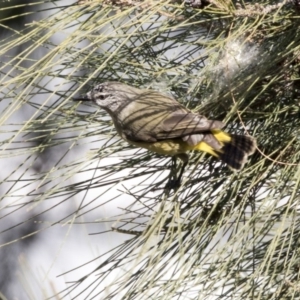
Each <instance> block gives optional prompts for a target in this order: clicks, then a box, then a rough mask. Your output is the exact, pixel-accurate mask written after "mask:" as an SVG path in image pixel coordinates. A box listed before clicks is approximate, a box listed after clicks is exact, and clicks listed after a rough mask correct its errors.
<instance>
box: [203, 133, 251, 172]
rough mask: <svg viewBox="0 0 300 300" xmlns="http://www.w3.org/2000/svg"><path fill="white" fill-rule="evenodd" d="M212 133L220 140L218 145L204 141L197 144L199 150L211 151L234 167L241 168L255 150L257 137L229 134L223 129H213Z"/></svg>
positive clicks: (212, 135) (215, 138) (214, 137)
mask: <svg viewBox="0 0 300 300" xmlns="http://www.w3.org/2000/svg"><path fill="white" fill-rule="evenodd" d="M211 133H212V134H211V137H213V139H214V140H216V141H217V142H218V147H215V146H214V144H216V143H210V142H209V141H206V142H205V141H203V142H201V143H200V144H198V145H197V150H200V151H204V152H208V153H210V154H211V155H213V156H215V157H217V158H219V159H220V160H222V161H223V162H224V163H226V164H227V165H228V166H229V167H230V168H232V169H235V170H241V169H242V168H243V166H244V164H245V163H246V161H247V158H248V156H249V155H252V154H253V153H254V151H255V148H256V141H255V139H254V138H253V137H251V136H246V135H235V134H229V133H226V132H224V131H221V130H211ZM211 140H212V139H211Z"/></svg>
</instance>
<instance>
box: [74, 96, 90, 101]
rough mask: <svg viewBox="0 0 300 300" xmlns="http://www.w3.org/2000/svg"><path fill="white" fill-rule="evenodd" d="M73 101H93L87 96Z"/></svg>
mask: <svg viewBox="0 0 300 300" xmlns="http://www.w3.org/2000/svg"><path fill="white" fill-rule="evenodd" d="M73 101H91V99H89V98H88V97H87V96H80V97H78V98H73Z"/></svg>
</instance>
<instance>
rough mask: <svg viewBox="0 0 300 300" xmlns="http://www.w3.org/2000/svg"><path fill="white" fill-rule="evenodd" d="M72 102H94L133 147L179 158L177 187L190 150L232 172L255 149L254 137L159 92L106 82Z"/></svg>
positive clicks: (241, 165) (242, 164)
mask: <svg viewBox="0 0 300 300" xmlns="http://www.w3.org/2000/svg"><path fill="white" fill-rule="evenodd" d="M73 100H75V101H91V102H93V103H94V104H96V105H98V106H100V107H101V108H103V109H104V110H105V111H106V112H107V113H108V114H109V115H110V116H111V118H112V121H113V123H114V126H115V129H116V131H117V133H118V134H119V135H120V137H121V138H122V139H124V140H125V141H127V142H128V143H129V144H131V145H134V146H136V147H141V148H146V149H148V150H149V151H152V152H155V153H158V154H162V155H168V156H171V157H173V158H175V160H176V158H179V159H181V161H182V162H183V165H182V168H181V170H180V174H179V176H178V177H177V178H176V179H175V181H174V182H175V183H174V185H175V186H178V185H179V184H180V181H181V177H182V175H183V172H184V169H185V167H186V165H187V164H188V161H189V155H188V154H187V153H188V152H189V151H192V150H194V151H202V152H206V153H208V154H210V155H212V156H214V157H216V158H217V159H219V160H221V161H222V162H224V163H225V164H227V165H228V167H229V168H230V169H233V170H241V169H242V168H243V166H244V164H245V163H246V162H247V159H248V156H250V155H252V154H253V153H254V152H255V149H256V139H255V138H254V137H252V136H249V135H242V134H231V133H228V132H226V131H223V130H222V128H223V127H224V126H225V124H224V123H223V122H221V121H218V120H209V119H207V118H206V117H205V116H203V115H200V114H199V113H196V112H192V111H191V110H189V109H188V108H186V107H184V106H183V105H182V104H180V103H179V102H178V101H177V100H175V99H174V98H173V97H171V96H168V95H165V94H163V93H161V92H158V91H155V90H151V89H139V88H136V87H133V86H130V85H127V84H124V83H121V82H116V81H108V82H104V83H100V84H98V85H96V86H95V87H93V88H92V89H91V91H89V92H88V93H87V94H86V95H84V96H80V97H78V98H73Z"/></svg>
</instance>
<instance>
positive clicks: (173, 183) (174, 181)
mask: <svg viewBox="0 0 300 300" xmlns="http://www.w3.org/2000/svg"><path fill="white" fill-rule="evenodd" d="M177 158H179V159H180V160H181V161H182V167H181V169H180V172H179V176H178V177H177V166H176V162H177ZM172 161H173V164H172V167H171V171H170V175H169V178H170V179H169V181H168V183H167V185H166V188H169V189H177V188H179V186H180V182H181V178H182V175H183V172H184V169H185V167H186V166H187V164H188V161H189V156H188V155H187V154H185V153H180V154H177V155H175V156H173V157H172Z"/></svg>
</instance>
